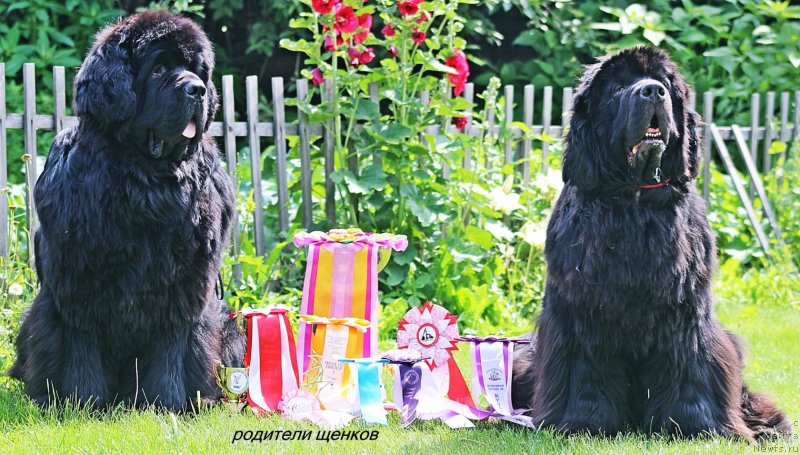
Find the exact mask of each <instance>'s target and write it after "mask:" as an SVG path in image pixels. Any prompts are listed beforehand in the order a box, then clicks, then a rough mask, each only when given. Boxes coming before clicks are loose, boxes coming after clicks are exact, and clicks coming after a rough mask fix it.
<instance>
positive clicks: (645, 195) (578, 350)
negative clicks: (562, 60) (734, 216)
mask: <svg viewBox="0 0 800 455" xmlns="http://www.w3.org/2000/svg"><path fill="white" fill-rule="evenodd" d="M692 96H693V94H692V91H691V89H690V88H689V86H688V85H687V84H686V82H685V81H684V80H683V78H682V77H681V75H680V74H678V71H677V68H676V67H675V65H674V64H673V63H672V62H671V61H670V60H669V57H668V56H667V55H665V54H664V53H662V52H660V51H658V50H656V49H654V48H650V47H636V48H632V49H627V50H623V51H621V52H619V53H617V54H614V55H611V56H608V57H604V58H602V59H601V60H600V61H599V62H598V63H597V64H594V65H591V66H589V67H587V69H586V72H585V73H584V76H583V78H582V81H581V84H580V87H579V88H578V90H577V92H576V95H575V98H574V107H573V115H572V120H571V122H570V128H569V131H568V133H567V135H566V144H565V149H564V166H563V178H564V182H565V187H564V189H563V191H562V192H561V195H560V197H559V199H558V202H557V204H556V207H555V209H554V212H553V215H552V218H551V220H550V224H549V226H548V229H547V243H546V247H545V255H546V258H547V266H548V268H547V273H548V275H547V287H546V292H545V298H544V303H543V307H542V311H541V314H540V316H539V319H538V333H537V334H536V335H535V343H534V346H535V347H534V348H532V350H530V351H528V352H527V354H528V357H527V358H523V359H522V361H520V362H519V363H517V365H516V368H515V377H514V384H513V391H514V396H513V398H514V404H515V406H516V407H518V408H530V409H531V410H532V411H531V412H532V416H533V418H534V422H535V423H536V424H537V425H541V426H544V427H550V428H554V429H556V430H560V431H566V432H589V433H592V434H607V435H608V434H615V433H617V432H619V431H621V430H624V429H641V430H644V431H647V432H658V431H665V432H668V433H670V434H674V435H679V436H687V437H690V436H695V435H699V434H701V433H711V434H719V435H727V436H734V437H740V438H743V439H745V440H748V441H753V440H755V439H756V438H758V437H761V436H765V435H766V436H768V437H774V436H776V435H779V434H788V433H790V432H791V425H790V423H789V422H788V420H787V419H786V416H785V415H784V414H783V413H782V412H780V411H779V410H777V409H776V408H775V406H774V405H773V404H772V403H771V402H770V401H769V400H768V399H767V398H766V397H764V396H762V395H758V394H753V393H749V392H748V391H747V388H746V387H745V386H744V384H743V383H742V378H741V374H742V364H743V351H742V348H741V347H740V344H739V342H738V341H737V339H736V338H735V337H734V336H733V335H731V334H730V333H728V332H726V331H725V329H723V328H722V326H721V325H720V323H719V322H718V321H717V319H716V317H715V316H714V312H713V307H712V296H711V276H712V273H713V271H714V269H715V266H716V251H715V244H714V234H713V232H712V231H711V229H710V228H709V225H708V222H707V221H706V214H705V204H704V202H703V199H702V198H701V197H700V196H699V195H698V194H697V192H696V191H695V188H694V185H693V183H692V179H693V178H694V177H695V176H696V174H697V166H698V149H699V146H700V138H699V137H698V135H697V126H698V124H699V122H700V119H699V117H698V115H697V114H696V113H695V112H693V111H692V110H691V107H690V106H691V99H692Z"/></svg>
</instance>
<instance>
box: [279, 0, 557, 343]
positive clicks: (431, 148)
mask: <svg viewBox="0 0 800 455" xmlns="http://www.w3.org/2000/svg"><path fill="white" fill-rule="evenodd" d="M462 3H464V2H463V1H455V0H438V1H430V2H426V3H423V4H421V5H420V8H421V11H420V12H419V13H418V14H416V15H413V17H408V18H406V17H400V15H399V14H398V12H397V9H396V4H395V2H393V1H388V0H383V1H379V2H375V3H374V4H373V3H369V4H366V5H364V4H363V3H362V2H358V1H353V2H350V1H348V2H346V4H347V5H350V6H352V7H353V8H354V9H355V15H357V16H358V15H366V14H375V18H376V21H377V18H378V17H380V20H381V24H379V25H384V24H390V25H391V26H392V27H393V28H394V30H395V31H396V33H395V35H394V36H389V37H387V36H383V37H379V36H374V35H371V34H370V35H369V36H367V37H366V38H365V41H364V44H363V45H362V44H359V43H357V42H355V41H354V39H353V38H352V37H351V35H349V34H347V33H345V34H344V42H343V43H342V44H341V45H340V46H339V47H337V48H336V49H335V50H334V51H330V50H326V49H325V48H324V41H325V39H326V37H327V38H328V39H330V38H331V34H330V30H333V24H332V22H331V21H332V18H333V16H332V15H331V14H327V15H325V14H317V13H314V12H309V13H301V15H300V18H299V19H296V20H294V21H293V23H292V24H293V26H294V27H301V28H305V29H306V30H308V33H307V36H305V37H304V38H303V39H298V40H295V41H291V40H284V41H282V45H283V46H284V47H285V48H287V49H291V50H293V51H296V52H300V53H302V54H303V55H304V57H305V63H306V65H307V66H306V69H303V70H302V71H301V73H302V74H303V75H305V76H306V77H309V78H312V76H313V72H312V69H313V70H314V71H318V72H319V74H318V75H317V78H319V77H320V76H324V77H325V78H326V79H328V80H329V81H331V83H332V88H333V92H334V96H333V98H332V99H333V101H332V102H322V101H319V100H320V99H321V98H320V96H321V93H320V92H321V90H319V89H315V90H313V91H312V93H311V94H309V97H308V99H306V100H299V102H298V104H299V106H298V107H299V108H300V109H301V110H303V111H304V112H305V113H306V115H308V117H309V121H312V122H315V123H316V122H324V121H326V120H331V121H332V122H333V125H334V128H333V135H334V140H335V149H334V154H335V171H334V173H333V175H332V180H333V182H334V183H335V187H336V205H337V214H336V215H337V219H338V220H339V222H338V224H339V225H340V226H341V227H346V226H358V227H360V228H362V229H364V230H367V231H374V232H386V231H388V232H394V233H400V234H405V235H407V236H408V237H409V240H410V245H409V248H408V249H407V250H406V251H404V252H401V253H396V254H393V255H392V260H391V261H390V263H389V264H388V266H387V267H386V269H385V270H384V271H383V272H382V273H381V274H380V280H381V289H382V291H383V296H384V297H383V300H384V301H387V302H391V303H390V304H388V305H387V306H386V308H384V311H385V312H386V313H389V314H391V315H398V314H399V315H402V313H404V312H405V311H406V310H407V309H408V308H409V307H411V306H416V305H419V304H421V303H423V302H424V301H425V300H429V299H430V300H432V301H434V302H437V303H441V304H443V305H445V306H446V307H447V308H449V309H450V310H451V311H453V312H455V313H457V314H459V315H460V321H462V324H463V326H462V330H467V331H477V332H490V331H492V332H493V331H498V330H500V331H509V330H511V331H515V332H521V331H524V330H526V328H528V325H529V322H528V321H529V318H528V317H529V316H530V314H531V313H532V312H533V310H534V308H535V307H536V305H537V303H538V302H539V301H540V299H541V295H542V292H543V263H542V259H541V248H542V244H543V235H542V232H543V229H544V228H543V224H542V223H543V222H544V219H545V218H546V216H547V213H548V212H549V209H550V201H552V199H553V198H554V196H555V194H556V193H557V191H558V188H559V185H560V178H559V177H558V176H557V175H555V174H552V175H549V176H548V178H547V179H543V180H542V181H537V184H536V185H525V186H523V185H521V182H520V181H519V177H518V176H519V174H518V173H517V177H516V180H515V177H514V170H515V166H517V165H519V164H521V163H510V164H506V163H505V162H504V160H503V156H504V152H503V147H504V143H505V140H506V136H507V135H508V134H509V126H510V125H508V124H507V123H506V122H505V120H506V119H505V118H504V112H505V109H504V108H505V100H504V99H503V98H502V97H499V94H498V89H499V87H500V84H499V80H493V81H490V83H489V85H488V87H487V89H486V90H485V91H484V92H483V93H480V94H478V98H479V102H478V103H476V104H470V103H468V102H466V101H465V100H464V99H462V98H453V97H452V96H451V95H450V92H451V90H450V87H451V86H452V85H453V82H451V81H450V80H449V79H450V77H451V76H454V75H456V74H457V73H458V71H456V69H455V67H454V66H453V64H452V63H446V62H449V60H448V59H449V58H452V57H453V56H455V55H457V54H458V52H457V50H458V49H463V48H464V47H465V46H466V41H465V40H464V39H463V38H462V37H461V32H462V31H463V29H464V25H465V19H464V18H463V16H462V15H461V8H462V6H461V5H460V4H462ZM376 28H377V27H376ZM415 31H422V32H425V33H426V34H427V36H426V39H425V41H424V43H422V42H420V43H419V44H417V43H414V42H413V41H412V39H411V38H412V34H413V33H414V32H415ZM392 46H394V47H395V48H396V49H397V56H396V58H394V57H392V56H391V55H389V54H388V51H387V50H386V49H389V48H390V47H392ZM368 47H369V48H370V49H371V50H372V51H373V52H374V53H375V54H378V55H377V56H376V58H375V61H374V62H371V63H370V64H361V63H359V64H356V65H353V64H351V63H350V60H351V59H352V57H351V56H350V53H351V52H355V53H360V52H365V51H367V50H370V49H367V48H368ZM316 82H319V80H318V79H317V81H316ZM369 83H374V84H376V85H377V86H378V93H379V94H380V95H381V97H382V98H384V99H385V100H386V101H384V102H382V103H381V105H378V104H376V103H374V102H372V101H370V99H369V92H368V84H369ZM423 92H425V93H426V94H427V95H426V96H423V95H422V93H423ZM423 99H424V101H423ZM470 110H471V114H468V113H467V112H468V111H470ZM490 112H493V114H490ZM468 115H471V118H470V122H471V125H470V126H469V128H470V129H471V130H472V131H473V132H474V134H465V133H464V132H463V131H459V130H457V129H455V128H454V127H453V126H451V125H450V123H451V122H450V120H451V119H452V118H455V117H466V116H468ZM492 115H493V116H494V119H493V120H491V119H490V116H492ZM357 123H358V124H357ZM492 123H493V124H494V125H501V128H500V131H499V133H496V132H494V131H491V130H490V129H489V127H490V125H491V124H492ZM432 128H433V130H432ZM434 131H437V132H434ZM537 139H539V138H537ZM509 140H512V141H516V140H517V139H511V138H509ZM313 147H314V151H313V153H312V155H313V156H319V155H320V151H319V147H320V143H319V141H318V140H315V141H314V143H313ZM467 151H468V152H469V153H470V160H471V162H472V163H473V164H472V167H471V168H465V167H464V166H462V163H463V162H464V160H465V159H466V153H467ZM534 153H536V152H534ZM298 154H299V152H298V151H293V153H291V155H294V156H296V155H298ZM553 155H555V156H556V157H558V156H559V154H558V147H555V153H554V154H553ZM539 156H540V155H539ZM556 159H557V158H556ZM352 163H356V164H357V166H356V167H353V166H352ZM377 163H380V164H377ZM529 164H531V165H532V166H533V168H534V170H535V169H539V168H540V166H541V163H539V162H537V161H533V162H532V163H529ZM444 168H448V169H450V170H451V172H450V174H449V176H448V177H445V176H444V174H443V171H442V170H443V169H444ZM534 172H535V171H534ZM554 181H555V182H558V183H553V182H554ZM296 223H297V220H296V219H295V224H294V226H297V224H296ZM297 278H298V276H295V279H297ZM281 284H282V285H283V286H287V285H289V286H291V285H292V283H291V282H290V281H288V280H284V282H282V283H281ZM294 286H299V283H298V282H295V283H294ZM394 322H396V319H395V320H394V321H392V323H389V325H388V326H387V327H386V328H385V329H386V330H387V331H388V332H382V334H383V336H392V333H393V331H394V327H395V326H394ZM512 327H513V329H509V328H512Z"/></svg>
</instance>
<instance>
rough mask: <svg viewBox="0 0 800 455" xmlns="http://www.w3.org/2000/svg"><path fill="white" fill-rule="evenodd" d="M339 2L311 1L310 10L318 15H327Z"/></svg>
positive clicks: (331, 0) (333, 0)
mask: <svg viewBox="0 0 800 455" xmlns="http://www.w3.org/2000/svg"><path fill="white" fill-rule="evenodd" d="M340 1H341V0H311V8H312V9H313V10H314V11H316V12H318V13H319V14H328V13H330V12H331V10H332V9H333V7H334V6H336V5H337V4H339V2H340Z"/></svg>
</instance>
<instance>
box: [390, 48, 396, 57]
mask: <svg viewBox="0 0 800 455" xmlns="http://www.w3.org/2000/svg"><path fill="white" fill-rule="evenodd" d="M389 55H391V56H392V57H397V47H396V46H389Z"/></svg>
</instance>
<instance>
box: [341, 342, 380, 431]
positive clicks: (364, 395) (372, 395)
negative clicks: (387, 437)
mask: <svg viewBox="0 0 800 455" xmlns="http://www.w3.org/2000/svg"><path fill="white" fill-rule="evenodd" d="M338 360H339V361H340V362H347V363H352V364H355V366H356V372H357V377H358V402H359V404H360V407H361V418H363V419H364V421H365V422H367V423H378V424H381V425H388V424H389V422H388V421H387V420H386V410H385V409H384V408H383V401H382V398H381V365H383V364H384V363H386V361H385V360H371V359H343V358H340V359H338Z"/></svg>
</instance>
